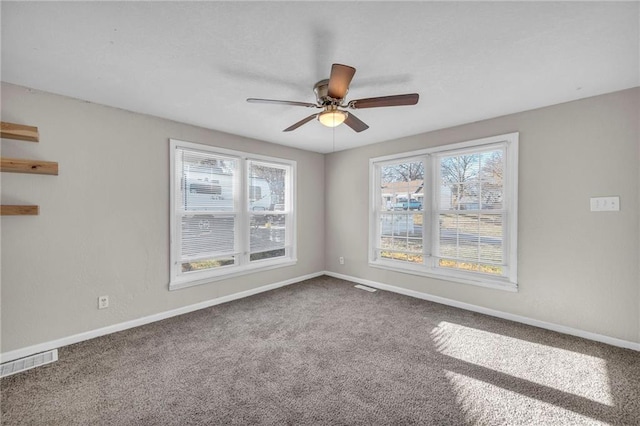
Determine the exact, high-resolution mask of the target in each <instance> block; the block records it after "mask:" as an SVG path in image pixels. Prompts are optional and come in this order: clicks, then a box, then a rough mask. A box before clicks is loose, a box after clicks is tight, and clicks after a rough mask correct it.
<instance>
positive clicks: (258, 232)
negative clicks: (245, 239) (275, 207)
mask: <svg viewBox="0 0 640 426" xmlns="http://www.w3.org/2000/svg"><path fill="white" fill-rule="evenodd" d="M249 243H250V252H251V253H256V252H262V251H268V250H273V249H284V247H285V243H286V216H284V215H279V216H278V218H277V219H276V220H273V219H272V218H271V217H269V216H267V215H251V230H250V242H249ZM282 255H284V252H283V254H282Z"/></svg>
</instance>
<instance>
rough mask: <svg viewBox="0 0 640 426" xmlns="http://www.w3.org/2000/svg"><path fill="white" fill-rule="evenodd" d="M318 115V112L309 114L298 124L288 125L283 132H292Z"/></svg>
mask: <svg viewBox="0 0 640 426" xmlns="http://www.w3.org/2000/svg"><path fill="white" fill-rule="evenodd" d="M317 116H318V114H311V115H310V116H308V117H306V118H303V119H302V120H300V121H298V122H297V123H296V124H293V125H291V126H289V127H287V128H286V129H284V130H283V132H290V131H292V130H295V129H297V128H298V127H300V126H302V125H303V124H306V123H308V122H310V121H311V120H313V119H314V118H316V117H317Z"/></svg>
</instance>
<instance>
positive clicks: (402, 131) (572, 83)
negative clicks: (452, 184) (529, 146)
mask: <svg viewBox="0 0 640 426" xmlns="http://www.w3.org/2000/svg"><path fill="white" fill-rule="evenodd" d="M0 7H1V14H2V17H1V19H2V80H3V81H6V82H10V83H14V84H19V85H23V86H28V87H32V88H35V89H40V90H45V91H49V92H53V93H58V94H62V95H67V96H71V97H75V98H79V99H83V100H88V101H91V102H96V103H100V104H105V105H110V106H114V107H119V108H124V109H127V110H130V111H136V112H141V113H146V114H151V115H155V116H159V117H164V118H168V119H172V120H176V121H180V122H184V123H190V124H195V125H198V126H203V127H207V128H211V129H216V130H221V131H224V132H229V133H234V134H238V135H243V136H248V137H252V138H256V139H260V140H266V141H270V142H274V143H278V144H283V145H289V146H295V147H298V148H302V149H307V150H312V151H317V152H330V151H332V150H333V149H334V138H335V149H336V150H342V149H347V148H352V147H356V146H361V145H366V144H370V143H375V142H380V141H384V140H390V139H394V138H398V137H402V136H408V135H413V134H418V133H423V132H426V131H430V130H434V129H439V128H444V127H450V126H453V125H457V124H462V123H468V122H472V121H477V120H481V119H485V118H490V117H496V116H500V115H504V114H509V113H513V112H517V111H523V110H529V109H533V108H538V107H542V106H546V105H552V104H556V103H560V102H566V101H570V100H575V99H579V98H584V97H588V96H593V95H597V94H601V93H607V92H612V91H616V90H621V89H625V88H629V87H634V86H638V85H640V76H639V51H638V50H639V37H640V36H639V18H640V15H639V12H638V11H639V4H638V3H634V2H628V3H607V2H593V3H574V2H563V3H550V2H535V3H518V2H508V3H505V2H487V3H484V2H471V3H462V2H448V3H440V2H438V3H434V2H407V3H405V2H64V3H63V2H44V3H32V2H19V3H12V2H6V1H3V2H2V3H1V6H0ZM334 62H337V63H343V64H347V65H351V66H353V67H355V68H356V69H357V72H356V74H355V77H354V79H353V82H352V84H351V88H350V91H349V95H348V96H347V99H357V98H365V97H373V96H385V95H392V94H402V93H411V92H417V93H419V94H420V102H419V103H418V105H416V106H403V107H391V108H377V109H367V110H360V111H355V114H356V115H357V117H358V118H360V119H361V120H362V121H364V122H366V123H367V124H369V126H370V128H369V129H368V130H366V131H364V132H362V133H355V132H353V131H352V130H351V129H350V128H348V127H347V126H345V125H342V126H340V127H338V128H336V129H335V134H334V131H333V130H332V129H329V128H326V127H323V126H322V125H321V124H320V123H318V122H317V121H311V122H309V123H308V124H306V125H304V126H302V127H301V128H299V129H298V130H296V131H294V132H290V133H283V132H282V130H283V129H284V128H286V127H288V126H289V125H291V124H293V123H295V122H297V121H298V120H300V119H302V118H304V117H306V116H308V115H309V114H311V113H313V112H315V111H313V110H309V109H307V108H301V107H295V106H280V105H263V104H249V103H247V102H246V101H245V99H246V98H248V97H258V98H272V99H287V100H296V101H303V102H315V97H314V94H313V91H312V89H313V85H314V83H315V82H316V81H318V80H321V79H324V78H328V77H329V72H330V68H331V64H332V63H334ZM170 136H173V135H168V137H170Z"/></svg>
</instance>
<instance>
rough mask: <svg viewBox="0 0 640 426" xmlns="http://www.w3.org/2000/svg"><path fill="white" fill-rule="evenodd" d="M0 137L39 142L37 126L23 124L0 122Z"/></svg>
mask: <svg viewBox="0 0 640 426" xmlns="http://www.w3.org/2000/svg"><path fill="white" fill-rule="evenodd" d="M0 137H3V138H5V139H18V140H21V141H29V142H39V140H40V135H39V134H38V128H37V127H33V126H25V125H24V124H14V123H6V122H4V121H2V122H0Z"/></svg>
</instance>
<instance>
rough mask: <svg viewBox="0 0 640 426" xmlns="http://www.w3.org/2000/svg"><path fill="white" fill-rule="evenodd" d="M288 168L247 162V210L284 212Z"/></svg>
mask: <svg viewBox="0 0 640 426" xmlns="http://www.w3.org/2000/svg"><path fill="white" fill-rule="evenodd" d="M288 171H289V167H288V166H280V165H274V164H269V163H263V162H257V161H249V188H248V189H249V190H248V195H249V210H251V211H284V210H285V202H286V200H285V197H286V192H287V191H286V185H287V179H288V177H287V173H288Z"/></svg>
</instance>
